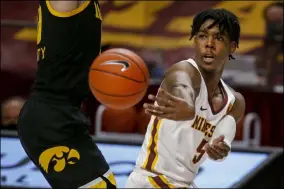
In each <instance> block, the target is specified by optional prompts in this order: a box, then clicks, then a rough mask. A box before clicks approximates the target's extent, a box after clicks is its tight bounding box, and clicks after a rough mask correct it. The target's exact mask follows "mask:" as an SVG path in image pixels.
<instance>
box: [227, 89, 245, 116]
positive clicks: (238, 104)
mask: <svg viewBox="0 0 284 189" xmlns="http://www.w3.org/2000/svg"><path fill="white" fill-rule="evenodd" d="M229 88H230V90H231V91H232V92H233V94H234V96H235V99H236V100H235V103H234V105H233V108H232V110H231V111H230V112H229V114H230V115H232V116H233V117H234V118H235V120H236V122H239V121H240V120H241V119H242V117H243V115H244V113H245V108H246V102H245V98H244V96H243V95H242V94H241V93H239V92H237V91H235V90H234V89H232V88H231V87H229Z"/></svg>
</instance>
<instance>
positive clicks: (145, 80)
mask: <svg viewBox="0 0 284 189" xmlns="http://www.w3.org/2000/svg"><path fill="white" fill-rule="evenodd" d="M106 54H113V55H120V56H123V57H124V58H127V59H128V60H130V61H131V62H133V63H134V64H135V65H136V66H137V67H138V68H139V70H140V71H141V73H142V75H143V77H144V81H143V82H145V83H146V82H147V79H146V75H145V74H144V72H143V70H142V68H141V67H140V66H139V64H137V63H136V61H135V60H133V59H132V58H131V57H128V56H125V55H124V54H123V53H120V52H115V53H112V52H109V53H108V52H106Z"/></svg>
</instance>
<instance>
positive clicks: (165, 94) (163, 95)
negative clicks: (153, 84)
mask: <svg viewBox="0 0 284 189" xmlns="http://www.w3.org/2000/svg"><path fill="white" fill-rule="evenodd" d="M158 96H159V97H161V98H165V99H167V100H170V101H173V102H179V100H180V99H179V98H177V97H175V96H173V95H171V94H170V93H168V92H167V91H165V90H164V89H161V88H160V89H159V91H158Z"/></svg>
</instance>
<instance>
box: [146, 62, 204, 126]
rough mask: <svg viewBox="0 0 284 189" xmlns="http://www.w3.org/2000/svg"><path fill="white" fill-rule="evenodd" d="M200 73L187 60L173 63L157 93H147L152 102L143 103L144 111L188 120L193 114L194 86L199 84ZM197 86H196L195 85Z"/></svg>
mask: <svg viewBox="0 0 284 189" xmlns="http://www.w3.org/2000/svg"><path fill="white" fill-rule="evenodd" d="M200 79H201V78H200V75H199V73H198V72H197V70H196V69H195V68H194V67H193V66H191V65H190V64H189V63H187V62H179V63H177V64H175V65H173V66H172V67H171V68H170V69H169V70H168V71H167V73H166V76H165V78H164V81H163V82H162V85H161V88H160V89H159V91H158V94H157V95H156V96H155V95H149V97H148V98H149V99H150V100H152V101H153V102H157V103H156V104H154V103H152V104H151V103H145V104H144V108H145V112H146V113H147V114H149V115H154V116H157V117H159V118H166V119H170V120H179V121H181V120H190V119H192V118H193V117H194V115H195V108H194V103H195V98H196V96H197V94H196V93H198V92H199V91H196V89H195V87H193V86H199V85H200V82H201V80H200ZM197 88H198V87H197Z"/></svg>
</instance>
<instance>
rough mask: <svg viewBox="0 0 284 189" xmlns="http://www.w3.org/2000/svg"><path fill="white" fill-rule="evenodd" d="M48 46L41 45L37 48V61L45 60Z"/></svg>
mask: <svg viewBox="0 0 284 189" xmlns="http://www.w3.org/2000/svg"><path fill="white" fill-rule="evenodd" d="M45 50H46V47H41V48H38V49H37V61H39V60H43V59H44V58H45Z"/></svg>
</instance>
